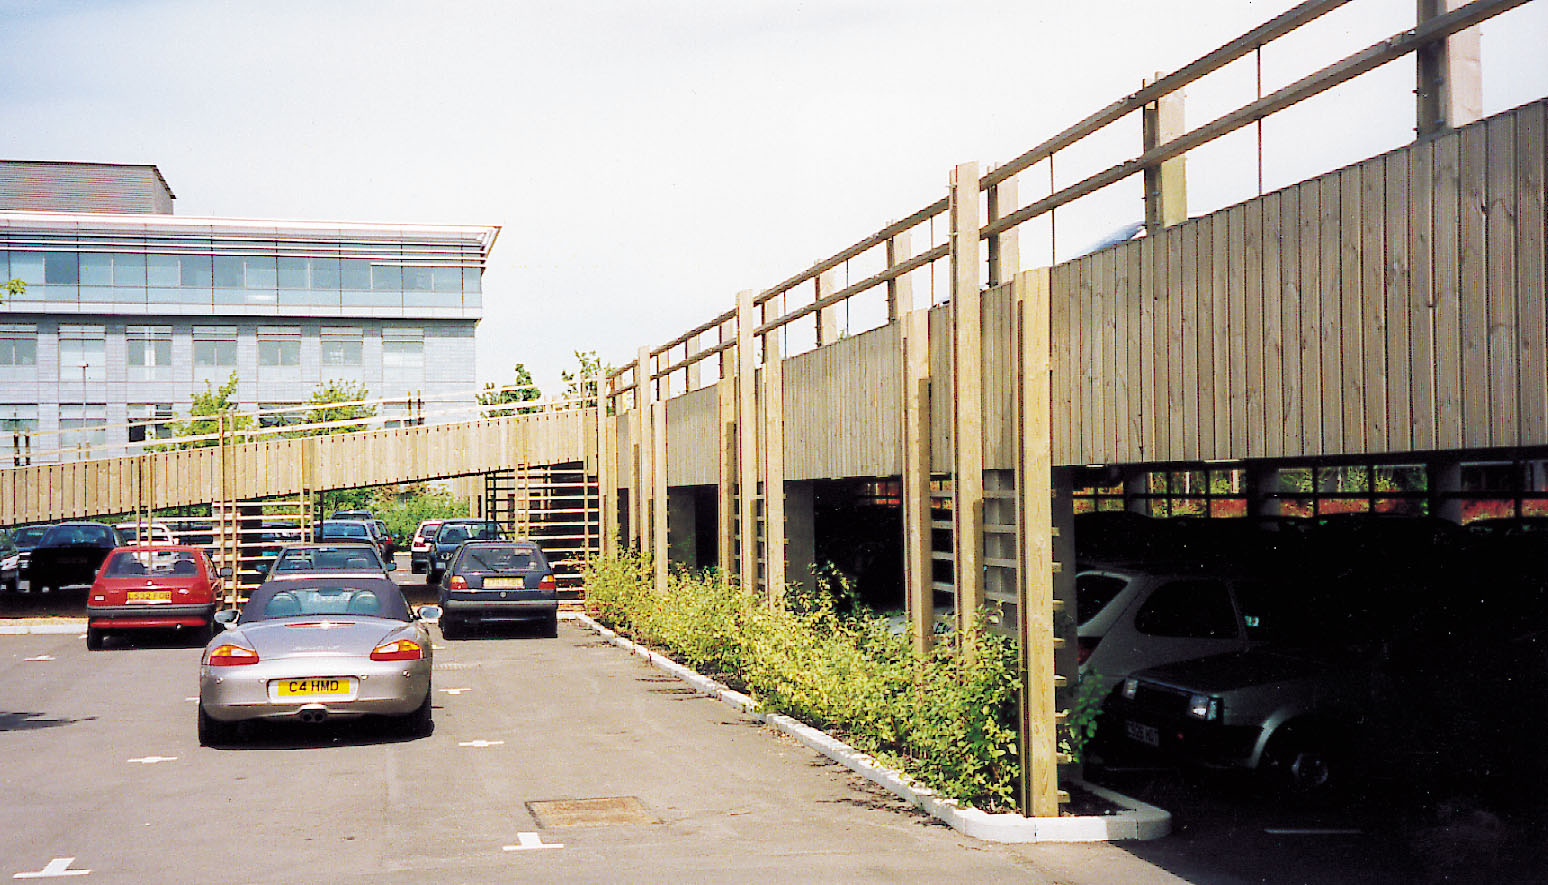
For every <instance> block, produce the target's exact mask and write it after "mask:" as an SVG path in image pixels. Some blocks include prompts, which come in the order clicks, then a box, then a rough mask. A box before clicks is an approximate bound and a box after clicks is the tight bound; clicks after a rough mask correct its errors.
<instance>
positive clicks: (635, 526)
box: [629, 347, 653, 552]
mask: <svg viewBox="0 0 1548 885" xmlns="http://www.w3.org/2000/svg"><path fill="white" fill-rule="evenodd" d="M652 386H653V385H652V384H651V380H650V348H648V347H641V348H640V349H639V351H638V353H637V355H636V357H635V363H634V415H633V419H634V426H633V427H632V428H630V429H631V430H632V431H633V432H632V433H630V434H629V435H630V437H632V439H631V444H632V446H633V448H634V465H633V466H634V470H633V474H634V475H633V476H632V477H631V478H630V479H631V482H630V485H631V486H632V489H631V494H630V495H629V537H630V538H631V539H633V541H634V543H635V546H637V547H638V548H639V549H640V550H641V551H644V552H649V551H650V541H651V534H650V525H649V523H650V504H649V502H650V485H651V482H650V477H651V466H650V435H651V426H650V403H651V399H652V396H651V389H652Z"/></svg>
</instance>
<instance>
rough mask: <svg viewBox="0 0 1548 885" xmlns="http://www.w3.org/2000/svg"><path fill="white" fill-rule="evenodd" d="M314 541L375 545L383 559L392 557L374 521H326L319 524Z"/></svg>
mask: <svg viewBox="0 0 1548 885" xmlns="http://www.w3.org/2000/svg"><path fill="white" fill-rule="evenodd" d="M312 540H314V541H319V542H321V541H364V542H366V543H369V544H372V545H374V546H375V547H376V551H377V553H378V554H379V555H380V556H381V557H382V559H384V560H385V559H390V558H391V556H392V554H390V553H389V552H388V541H387V539H386V538H385V537H383V536H382V533H381V530H380V529H378V528H377V527H376V523H375V521H373V520H368V519H325V520H323V521H322V522H320V523H318V524H317V529H316V531H314V532H313V533H312Z"/></svg>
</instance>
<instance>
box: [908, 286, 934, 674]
mask: <svg viewBox="0 0 1548 885" xmlns="http://www.w3.org/2000/svg"><path fill="white" fill-rule="evenodd" d="M902 437H903V571H904V576H905V581H906V582H907V589H906V591H905V597H906V601H907V606H908V623H909V629H910V631H911V632H912V633H913V637H914V649H915V650H916V651H918V652H919V653H920V654H921V655H924V654H928V653H929V651H930V648H931V646H933V645H934V644H935V632H934V627H935V587H934V584H935V577H934V575H933V574H932V566H931V559H930V308H928V307H922V308H920V309H919V310H913V311H909V312H908V314H907V315H906V316H905V317H904V321H903V433H902Z"/></svg>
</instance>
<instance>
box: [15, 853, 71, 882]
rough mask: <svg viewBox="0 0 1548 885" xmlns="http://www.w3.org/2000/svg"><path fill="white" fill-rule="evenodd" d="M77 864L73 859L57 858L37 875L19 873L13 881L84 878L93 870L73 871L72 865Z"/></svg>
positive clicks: (36, 873)
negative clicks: (62, 877)
mask: <svg viewBox="0 0 1548 885" xmlns="http://www.w3.org/2000/svg"><path fill="white" fill-rule="evenodd" d="M73 863H75V858H73V857H56V858H54V859H53V860H51V861H49V862H48V866H46V867H44V868H43V869H41V870H38V871H37V872H35V873H17V874H16V875H14V876H12V877H11V878H13V879H54V878H58V877H60V876H84V875H86V874H87V873H90V872H91V870H72V869H70V864H73Z"/></svg>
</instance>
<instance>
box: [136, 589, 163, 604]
mask: <svg viewBox="0 0 1548 885" xmlns="http://www.w3.org/2000/svg"><path fill="white" fill-rule="evenodd" d="M129 601H130V602H171V601H172V591H171V590H130V591H129Z"/></svg>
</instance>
